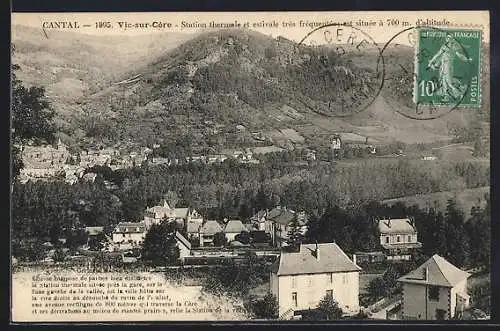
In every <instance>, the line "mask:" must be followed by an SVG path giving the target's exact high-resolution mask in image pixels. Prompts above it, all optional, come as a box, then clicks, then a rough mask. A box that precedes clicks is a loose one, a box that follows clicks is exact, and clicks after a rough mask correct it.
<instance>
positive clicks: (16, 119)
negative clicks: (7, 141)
mask: <svg viewBox="0 0 500 331" xmlns="http://www.w3.org/2000/svg"><path fill="white" fill-rule="evenodd" d="M12 51H14V47H13V49H12ZM16 70H20V67H19V66H18V65H15V64H14V65H12V99H11V123H12V136H11V155H12V161H11V162H12V175H13V178H16V177H17V176H18V175H19V172H20V170H21V169H22V167H23V163H22V159H21V157H20V155H19V152H20V151H19V148H18V147H17V146H14V144H18V145H23V144H24V143H26V142H27V141H33V142H34V143H35V144H40V143H53V142H54V140H55V137H54V133H55V126H54V123H53V119H54V114H55V113H54V111H53V109H52V108H51V107H50V104H49V102H48V101H47V99H46V97H45V89H44V88H43V87H36V86H33V87H30V88H26V87H24V86H23V84H22V82H21V81H20V80H19V79H17V76H16V73H15V71H16Z"/></svg>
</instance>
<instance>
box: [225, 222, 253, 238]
mask: <svg viewBox="0 0 500 331" xmlns="http://www.w3.org/2000/svg"><path fill="white" fill-rule="evenodd" d="M242 231H248V228H247V227H245V225H244V224H243V223H242V222H241V221H240V220H230V221H229V222H227V224H226V226H225V227H224V233H225V234H226V238H227V241H234V240H235V237H236V236H237V235H238V234H240V233H241V232H242Z"/></svg>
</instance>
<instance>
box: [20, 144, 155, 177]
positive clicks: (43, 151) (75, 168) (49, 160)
mask: <svg viewBox="0 0 500 331" xmlns="http://www.w3.org/2000/svg"><path fill="white" fill-rule="evenodd" d="M19 147H20V150H21V157H22V161H23V164H24V167H23V168H22V169H21V172H20V174H19V180H20V181H21V183H26V182H27V181H28V180H32V181H36V180H47V179H51V178H64V180H65V181H66V182H67V183H69V184H74V183H76V182H78V181H79V180H80V179H83V180H90V181H94V180H95V178H96V176H97V175H96V174H90V175H88V174H86V169H88V168H91V167H93V166H96V165H100V166H109V167H110V168H111V170H117V169H121V168H129V167H134V166H140V165H141V164H142V163H143V162H144V161H145V160H147V158H148V155H149V154H151V153H152V150H151V149H149V148H143V149H142V150H141V151H140V152H131V153H126V154H123V153H121V152H120V151H119V150H118V149H115V148H100V149H96V150H83V151H81V152H79V153H76V154H75V153H70V151H69V150H68V148H67V146H66V145H65V144H63V143H62V142H61V140H60V139H59V140H58V142H57V144H56V146H52V145H45V146H31V145H26V146H19ZM122 154H123V155H122Z"/></svg>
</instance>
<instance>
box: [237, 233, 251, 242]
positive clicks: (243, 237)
mask: <svg viewBox="0 0 500 331" xmlns="http://www.w3.org/2000/svg"><path fill="white" fill-rule="evenodd" d="M234 240H237V241H239V242H240V243H242V244H245V245H247V244H249V243H250V233H249V232H248V231H241V233H238V234H237V235H236V236H234Z"/></svg>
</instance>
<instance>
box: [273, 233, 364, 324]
mask: <svg viewBox="0 0 500 331" xmlns="http://www.w3.org/2000/svg"><path fill="white" fill-rule="evenodd" d="M360 270H361V268H360V267H359V266H358V265H356V263H355V262H354V261H352V260H351V259H350V258H349V257H348V256H347V255H346V254H345V253H344V252H343V251H342V249H340V247H339V246H338V245H337V244H335V243H326V244H307V245H300V250H299V251H298V252H282V253H281V255H280V257H279V259H278V260H277V261H276V262H275V263H274V264H273V266H272V270H271V277H270V278H271V281H270V287H271V293H273V294H274V295H275V296H276V298H277V299H278V304H279V314H280V316H283V315H288V314H290V315H292V313H293V315H300V311H301V310H305V309H314V308H317V306H318V304H319V302H320V301H321V299H322V298H323V297H324V296H325V295H326V294H332V296H333V298H334V299H335V300H336V301H337V302H338V304H339V306H340V307H341V308H342V310H343V312H344V313H346V314H349V315H353V314H357V313H358V312H359V271H360Z"/></svg>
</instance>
